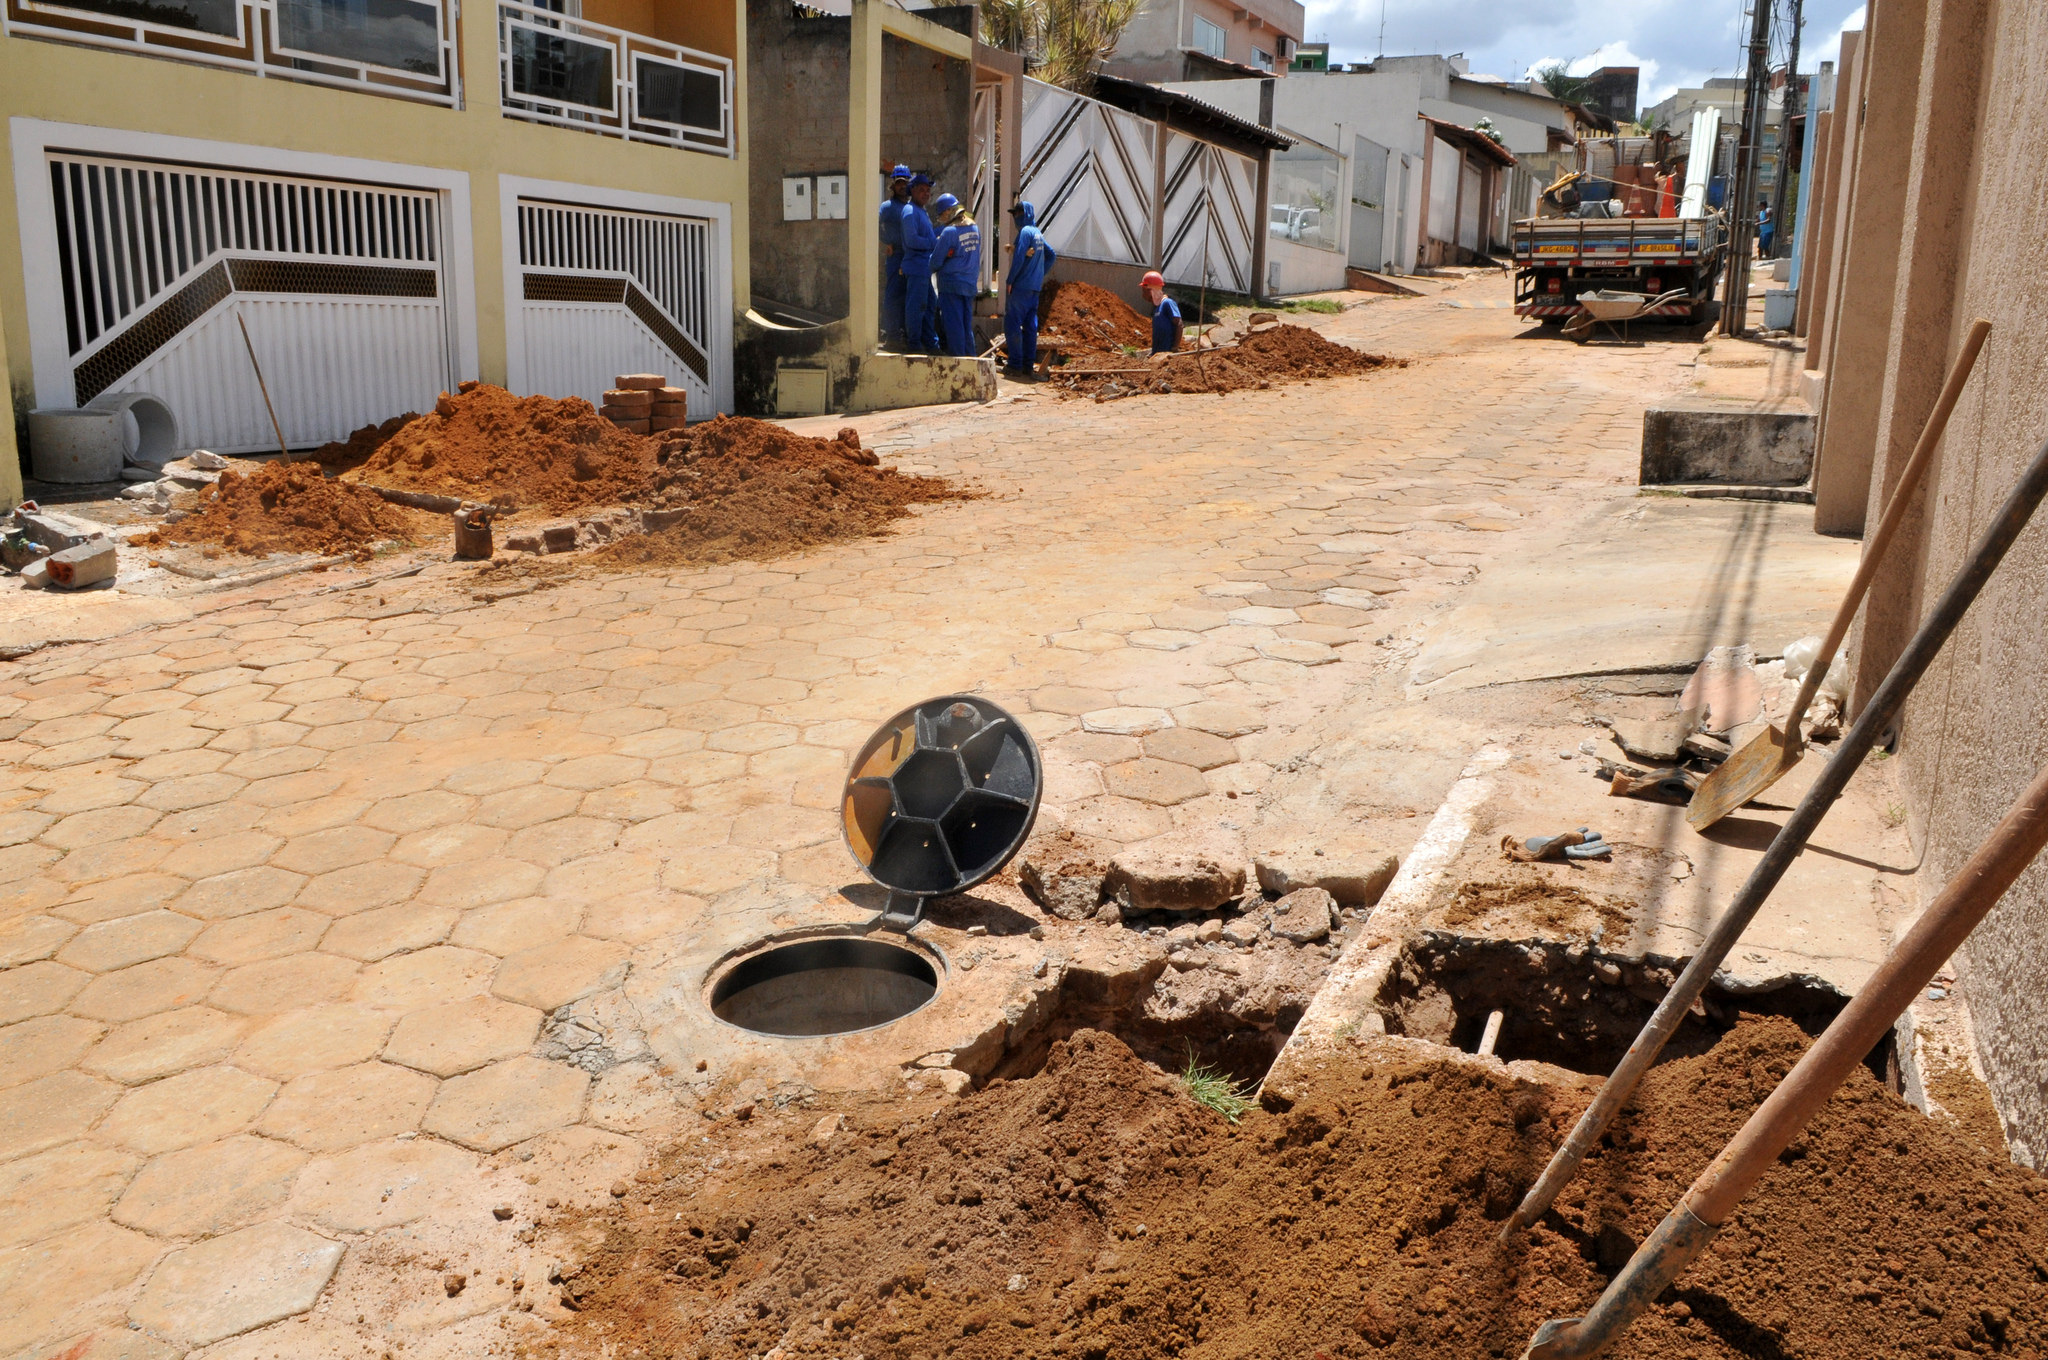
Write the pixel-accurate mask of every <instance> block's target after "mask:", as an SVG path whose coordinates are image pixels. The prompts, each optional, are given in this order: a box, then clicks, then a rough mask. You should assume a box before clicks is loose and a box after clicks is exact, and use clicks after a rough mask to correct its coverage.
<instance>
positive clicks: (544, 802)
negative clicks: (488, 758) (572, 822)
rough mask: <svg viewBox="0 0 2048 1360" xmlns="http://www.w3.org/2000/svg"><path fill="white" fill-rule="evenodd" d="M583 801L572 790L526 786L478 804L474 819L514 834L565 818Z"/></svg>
mask: <svg viewBox="0 0 2048 1360" xmlns="http://www.w3.org/2000/svg"><path fill="white" fill-rule="evenodd" d="M582 801H583V794H582V793H581V792H580V791H578V790H576V789H558V788H555V787H553V786H551V785H547V784H527V785H523V786H521V787H518V788H512V789H507V790H505V791H503V792H502V793H494V794H491V795H489V796H488V797H486V798H485V799H484V800H483V802H482V803H480V804H478V806H477V810H476V812H475V814H474V820H475V821H477V822H480V823H481V824H483V825H484V826H498V827H503V828H505V829H506V830H508V831H517V830H519V829H521V828H522V827H529V826H537V825H539V824H540V823H542V822H550V821H553V820H554V819H555V818H557V817H566V816H568V815H569V814H570V813H572V812H574V811H575V810H576V805H577V804H579V803H581V802H582Z"/></svg>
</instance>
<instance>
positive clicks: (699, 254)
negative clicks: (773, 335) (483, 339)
mask: <svg viewBox="0 0 2048 1360" xmlns="http://www.w3.org/2000/svg"><path fill="white" fill-rule="evenodd" d="M713 241H714V236H713V233H712V224H711V223H710V221H708V220H707V219H705V218H700V217H680V216H672V215H669V214H665V213H651V212H633V211H626V210H623V209H617V208H593V207H588V206H585V205H583V204H572V203H556V202H550V201H546V200H542V199H530V198H522V199H520V200H519V270H520V277H521V282H522V288H521V291H522V294H523V296H522V301H521V303H520V307H519V311H518V317H519V321H518V324H519V325H520V326H521V327H522V328H523V332H524V333H523V336H522V339H523V340H524V345H525V355H526V362H525V387H526V390H527V391H528V392H537V393H544V394H546V395H548V396H551V397H572V396H573V397H582V398H584V399H586V400H588V401H590V402H592V403H593V404H594V403H597V402H599V401H601V400H602V399H603V396H604V393H605V391H606V389H608V388H609V387H611V385H612V379H613V378H614V377H616V376H617V375H618V374H621V373H662V374H666V375H667V376H668V379H669V381H670V382H671V383H672V384H673V385H675V386H678V387H683V388H686V389H688V391H689V394H690V411H691V414H692V416H693V418H694V417H695V416H697V415H698V414H700V413H704V414H708V413H709V412H711V411H712V410H713V409H715V407H716V406H717V397H716V391H717V384H716V383H715V382H714V380H713V372H712V358H711V354H712V349H711V340H710V337H711V326H712V269H713V267H714V260H713Z"/></svg>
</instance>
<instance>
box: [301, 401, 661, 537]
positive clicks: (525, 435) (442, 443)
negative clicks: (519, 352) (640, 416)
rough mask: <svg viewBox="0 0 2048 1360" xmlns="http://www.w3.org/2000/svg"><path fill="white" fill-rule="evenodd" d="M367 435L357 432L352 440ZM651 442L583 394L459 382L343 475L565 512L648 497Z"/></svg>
mask: <svg viewBox="0 0 2048 1360" xmlns="http://www.w3.org/2000/svg"><path fill="white" fill-rule="evenodd" d="M389 424H390V422H388V421H387V422H386V427H388V426H389ZM383 428H385V427H380V433H381V430H382V429H383ZM370 438H372V436H369V435H366V434H365V432H364V431H361V430H358V431H357V432H356V433H355V434H353V435H351V436H349V441H348V443H349V444H350V445H354V444H355V443H356V442H357V441H359V440H362V441H365V442H367V441H368V440H369V439H370ZM330 447H332V446H330ZM656 447H657V445H656V443H655V441H654V440H653V439H650V438H648V437H647V436H645V435H637V434H629V433H627V432H626V431H624V430H622V429H620V428H619V427H618V426H616V425H614V424H612V423H611V422H610V421H608V420H606V419H605V418H604V417H602V416H600V415H598V413H597V408H596V407H594V406H592V405H591V404H590V403H589V402H587V401H585V400H583V399H582V398H581V397H565V398H563V399H561V400H556V399H555V398H553V397H515V396H513V395H512V394H511V393H510V392H507V391H506V390H505V389H504V388H502V387H492V386H490V385H488V384H485V383H464V384H462V390H461V391H460V392H457V393H454V394H443V395H442V397H441V399H440V401H438V402H437V403H435V406H434V409H433V411H432V412H431V413H430V414H427V415H423V416H418V417H415V418H414V419H412V420H410V421H406V422H405V423H403V424H401V425H400V426H399V427H398V428H397V429H395V430H393V431H392V433H391V434H390V435H389V436H388V437H385V438H382V439H381V440H379V441H378V443H377V445H376V448H375V450H374V451H373V452H372V453H370V455H369V456H368V457H367V458H365V459H363V460H362V462H361V463H360V464H359V465H358V466H357V467H355V468H354V469H352V470H351V471H349V472H348V473H346V474H344V475H346V476H347V477H348V478H350V479H351V480H355V481H361V482H367V483H370V484H371V485H374V486H388V487H394V488H397V489H400V490H405V491H427V492H433V493H435V494H438V495H443V496H455V497H459V498H461V499H464V500H473V501H482V502H485V503H487V504H491V505H495V506H498V507H500V508H501V509H503V510H506V511H519V510H535V511H539V512H541V513H543V514H548V515H563V514H569V513H571V512H573V511H577V510H583V509H587V508H589V507H592V506H599V505H623V504H627V503H630V502H635V501H638V500H641V499H642V498H644V497H645V496H646V494H647V492H648V489H649V487H650V486H651V485H652V484H653V481H654V457H655V449H656Z"/></svg>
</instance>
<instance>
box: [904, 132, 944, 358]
mask: <svg viewBox="0 0 2048 1360" xmlns="http://www.w3.org/2000/svg"><path fill="white" fill-rule="evenodd" d="M931 201H932V177H931V176H930V175H927V174H925V173H924V172H922V171H919V172H918V173H917V174H915V175H912V176H911V177H910V201H909V202H908V203H905V204H904V205H903V209H902V222H903V264H902V273H903V334H904V344H903V347H904V349H905V350H920V349H921V350H923V351H924V352H925V353H927V354H936V353H938V352H939V324H938V322H939V318H938V310H939V309H938V295H937V294H936V293H934V292H933V291H932V252H933V251H935V250H937V249H938V245H939V233H938V230H937V229H936V228H935V227H933V226H932V219H931V214H930V213H928V212H926V211H925V205H926V204H927V203H930V202H931Z"/></svg>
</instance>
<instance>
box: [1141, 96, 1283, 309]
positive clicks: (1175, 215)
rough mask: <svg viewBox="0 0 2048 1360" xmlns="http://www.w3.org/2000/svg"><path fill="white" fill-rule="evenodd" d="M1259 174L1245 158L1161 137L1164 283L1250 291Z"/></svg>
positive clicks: (1191, 140) (1190, 140) (1173, 135)
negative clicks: (1163, 141) (1163, 150)
mask: <svg viewBox="0 0 2048 1360" xmlns="http://www.w3.org/2000/svg"><path fill="white" fill-rule="evenodd" d="M1258 184H1259V171H1258V164H1257V162H1255V161H1253V160H1252V159H1251V158H1250V157H1249V156H1240V155H1238V154H1237V153H1236V152H1234V151H1225V150H1224V149H1223V148H1221V147H1218V146H1212V145H1211V144H1209V143H1208V142H1205V141H1202V140H1200V139H1198V138H1195V137H1188V136H1184V135H1183V134H1181V133H1178V132H1168V133H1167V134H1166V208H1165V212H1166V231H1165V241H1164V243H1163V246H1162V253H1163V254H1164V255H1165V256H1166V267H1165V268H1164V269H1163V270H1161V271H1160V272H1161V273H1163V274H1165V275H1166V279H1167V282H1169V283H1180V284H1187V285H1189V286H1191V287H1196V286H1200V285H1201V284H1202V282H1203V281H1204V280H1203V275H1204V273H1205V272H1206V273H1207V275H1208V279H1207V282H1208V283H1209V284H1210V286H1212V287H1216V288H1222V289H1225V290H1226V291H1229V292H1233V293H1249V292H1251V291H1253V279H1252V232H1253V231H1254V230H1258V231H1264V230H1265V229H1266V228H1265V224H1264V223H1263V222H1260V221H1259V220H1258V219H1259V217H1260V215H1261V209H1260V208H1259V206H1258V203H1257V198H1258Z"/></svg>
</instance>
